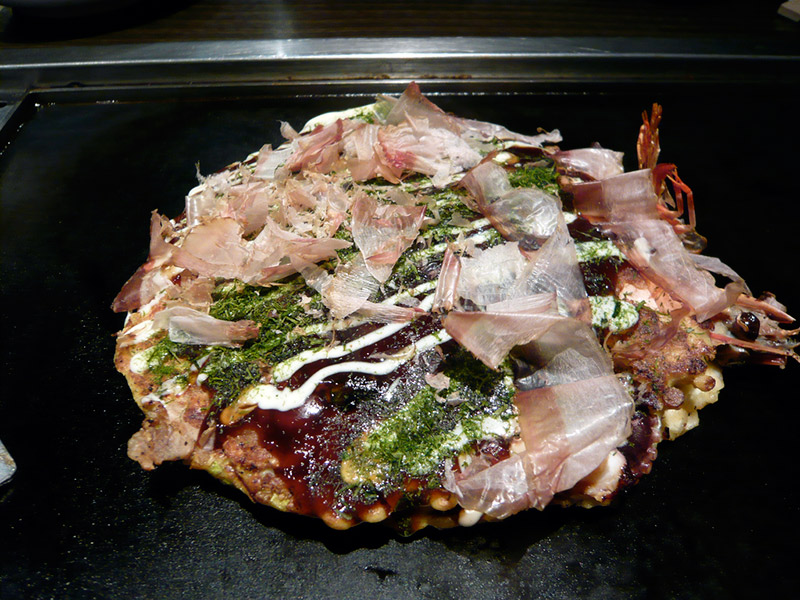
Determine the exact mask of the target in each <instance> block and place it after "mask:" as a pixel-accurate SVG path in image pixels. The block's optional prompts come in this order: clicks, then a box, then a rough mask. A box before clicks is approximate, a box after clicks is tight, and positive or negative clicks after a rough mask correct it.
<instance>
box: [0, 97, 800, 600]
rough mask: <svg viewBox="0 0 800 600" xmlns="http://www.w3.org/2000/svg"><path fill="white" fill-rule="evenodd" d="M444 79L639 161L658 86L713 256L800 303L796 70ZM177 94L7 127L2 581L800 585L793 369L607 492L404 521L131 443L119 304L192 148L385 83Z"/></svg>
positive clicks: (138, 589)
mask: <svg viewBox="0 0 800 600" xmlns="http://www.w3.org/2000/svg"><path fill="white" fill-rule="evenodd" d="M356 87H357V86H356ZM374 89H375V86H374V85H372V86H371V88H370V90H374ZM400 89H402V86H398V84H396V83H394V84H392V85H391V86H388V85H387V91H391V92H397V91H399V90H400ZM442 89H444V90H445V91H446V90H447V88H442V87H441V86H436V85H433V86H429V87H426V86H425V85H424V84H423V92H427V93H429V94H434V97H433V99H434V101H436V102H437V103H438V104H440V105H441V106H442V107H443V108H444V109H445V110H448V111H452V112H455V113H457V114H459V115H463V116H467V117H472V118H477V119H482V120H487V121H492V122H497V123H501V124H503V125H505V126H507V127H508V128H510V129H512V130H516V131H521V132H528V133H532V132H535V130H536V128H538V127H543V128H547V129H550V128H559V129H560V130H561V132H562V135H563V137H564V140H565V141H564V143H563V144H562V147H564V148H572V147H582V146H586V145H589V144H591V143H593V142H599V143H600V144H602V145H603V146H605V147H609V148H613V149H616V150H622V151H625V152H626V164H627V166H628V168H632V167H634V163H635V142H636V136H637V132H638V127H639V123H640V115H641V113H642V111H643V110H645V109H649V108H650V105H651V104H652V102H654V101H657V102H659V103H661V104H662V105H663V107H664V119H663V122H662V126H661V136H662V148H663V150H662V155H661V158H662V160H663V161H666V162H674V163H676V164H677V165H678V167H679V169H680V174H681V177H682V179H683V180H684V181H685V182H687V183H688V184H689V185H690V186H691V187H692V188H693V190H694V193H695V201H696V204H697V214H698V230H699V231H700V232H701V233H702V234H704V235H706V236H707V237H708V238H709V240H710V243H709V246H708V250H707V253H708V254H711V255H714V256H718V257H720V258H721V259H723V260H724V261H725V262H727V263H728V264H730V265H732V266H733V267H734V268H735V269H736V270H737V271H739V272H740V273H741V274H742V275H743V276H744V277H745V279H746V280H747V281H748V283H749V285H750V287H751V288H752V289H753V290H754V292H755V293H759V292H761V291H764V290H769V291H772V292H774V293H776V294H777V295H778V298H779V299H782V300H783V301H784V302H785V303H787V304H789V308H790V312H792V311H793V312H794V313H798V312H800V295H799V294H798V293H797V292H798V287H799V286H798V283H797V276H798V267H797V260H798V253H799V252H800V242H799V241H798V239H799V238H798V234H797V229H798V224H799V223H798V217H800V209H798V204H797V202H798V199H800V198H799V194H798V191H797V189H798V186H797V179H798V176H797V173H798V153H797V140H798V139H800V120H798V119H797V117H796V114H797V111H796V108H797V104H796V103H797V97H798V96H797V95H796V94H797V88H796V85H795V86H782V85H780V84H779V83H772V84H758V85H753V86H747V87H744V86H740V87H735V86H726V85H714V86H700V85H696V86H694V85H692V84H691V83H684V84H683V85H681V86H678V87H676V88H671V87H668V86H658V85H655V84H652V83H647V84H643V85H638V86H629V87H625V88H622V87H619V86H609V87H603V86H592V87H589V88H587V89H585V90H581V89H575V88H573V89H567V90H561V91H559V90H557V89H556V90H555V91H553V92H548V93H545V92H543V91H542V90H541V89H539V90H535V91H532V92H526V91H525V90H524V89H522V90H520V89H514V90H507V91H508V93H500V92H502V89H501V88H497V89H492V88H488V89H478V88H476V89H472V90H469V89H468V90H467V93H461V92H459V93H443V94H440V95H435V94H436V92H439V91H441V90H442ZM498 89H499V90H500V91H498ZM511 92H513V93H511ZM223 95H225V96H227V98H223V97H222V96H223ZM181 96H182V99H181V100H174V99H170V98H174V97H175V96H174V95H173V96H170V94H167V93H165V94H163V95H161V96H160V95H159V94H158V93H153V92H152V91H150V92H148V93H146V94H143V95H141V97H137V96H136V94H132V93H131V92H130V91H127V92H126V93H124V94H121V95H120V98H121V99H122V100H121V101H119V102H96V101H95V100H97V98H93V96H92V92H91V90H89V91H84V92H83V93H82V94H80V95H78V96H77V97H78V99H79V100H80V102H77V101H74V100H72V99H71V97H70V96H69V95H68V94H67V95H64V96H60V97H58V98H57V99H56V100H53V101H52V102H50V103H45V100H47V97H46V96H42V97H40V98H38V99H36V98H34V99H33V100H29V102H28V105H27V112H25V113H24V118H21V119H20V120H19V124H20V127H19V130H18V131H16V132H12V134H11V135H8V136H7V140H8V145H7V146H6V148H5V150H4V152H3V154H2V156H0V203H1V204H0V206H2V213H1V214H0V231H1V233H2V241H1V242H0V243H1V244H2V271H1V272H0V289H1V293H2V310H0V319H2V324H1V325H0V332H1V333H0V335H2V360H0V374H1V375H0V381H1V382H2V390H3V391H2V399H1V400H0V439H2V440H3V442H4V443H5V445H6V446H7V447H8V449H9V450H10V451H11V454H12V455H13V456H14V458H15V459H16V461H17V465H18V472H17V473H16V475H15V477H14V479H13V480H12V481H11V482H10V483H8V484H6V485H5V486H3V487H2V488H0V597H2V598H4V599H7V598H8V599H16V598H20V599H22V598H25V599H38V598H62V599H63V598H75V599H85V598H112V599H117V598H119V599H123V598H154V599H155V598H158V599H168V598H326V599H327V598H437V599H438V598H458V599H464V600H467V599H480V600H485V599H517V598H533V597H544V598H590V597H591V598H724V597H748V596H751V595H755V594H759V593H763V592H766V591H768V590H769V591H771V592H772V593H773V594H778V595H781V594H780V592H781V591H783V592H788V591H790V590H796V586H797V585H798V583H800V580H799V579H798V570H797V569H796V566H795V565H796V557H795V556H794V553H793V548H794V545H795V544H794V541H795V539H796V536H797V534H798V532H799V531H798V525H799V524H800V511H798V509H797V502H796V497H795V495H794V491H793V490H794V487H795V482H796V481H797V479H798V475H799V472H798V466H797V443H798V439H797V421H798V409H797V386H798V383H800V377H798V372H799V371H800V369H799V368H798V367H800V365H797V364H793V365H790V366H789V367H788V368H787V369H786V370H785V371H780V370H778V369H774V368H767V367H757V366H754V367H748V368H732V369H730V370H728V371H727V375H726V384H727V387H726V389H725V390H724V391H723V393H722V395H721V399H720V401H719V403H718V404H716V405H713V406H709V407H707V408H705V409H704V410H703V411H702V413H701V426H700V427H699V429H697V430H694V431H692V432H690V433H688V434H687V435H685V436H684V437H683V438H681V439H679V440H678V441H676V442H673V443H663V444H662V445H661V446H660V447H659V458H658V460H657V461H656V463H655V466H654V470H653V472H652V473H651V474H650V475H649V476H648V477H646V478H645V479H644V480H643V481H642V482H641V483H640V484H639V485H637V486H636V487H634V488H633V489H631V490H629V491H628V493H626V494H625V495H624V496H623V497H621V498H620V499H619V500H618V501H617V502H615V503H614V504H613V505H612V506H610V507H607V508H598V509H592V510H588V511H587V510H583V509H560V508H556V507H551V508H549V509H547V510H546V511H544V512H541V513H540V512H536V511H531V512H528V513H525V514H521V515H518V516H515V517H512V518H510V519H508V520H507V521H504V522H500V523H494V524H486V525H479V526H476V527H474V528H471V529H457V530H448V531H436V530H431V529H426V530H423V531H422V532H420V533H418V534H416V535H414V536H413V537H411V538H402V537H399V536H398V535H397V534H396V533H395V532H394V531H393V530H390V529H388V528H385V527H382V526H371V525H366V524H365V525H360V526H358V527H357V528H355V529H352V530H350V531H345V532H338V531H332V530H329V529H328V528H326V527H325V526H324V525H323V524H322V523H321V522H318V521H314V520H311V519H306V518H302V517H296V516H293V515H286V514H282V513H279V512H277V511H275V510H272V509H269V508H266V507H262V506H258V505H254V504H251V503H250V502H249V501H248V500H247V499H246V498H245V497H244V496H242V495H240V494H239V493H238V492H235V491H234V490H233V489H231V488H228V487H226V486H224V485H222V484H219V483H217V482H216V481H215V480H213V479H212V478H211V477H210V476H208V475H206V474H205V473H198V472H191V471H189V470H188V469H187V468H185V467H184V466H183V465H176V464H169V465H164V466H161V467H159V468H158V469H157V470H156V471H154V472H145V471H142V470H141V469H140V468H139V466H138V465H137V464H136V463H134V462H132V461H131V460H129V459H128V458H127V457H126V455H125V447H126V442H127V439H128V437H129V436H130V435H131V434H133V433H134V432H135V431H136V430H137V429H138V427H139V424H140V422H141V419H142V415H141V414H140V412H139V410H138V409H137V407H136V406H135V404H134V402H133V401H132V399H131V396H130V393H129V391H128V389H127V386H126V383H125V380H124V379H123V377H122V376H121V375H119V374H118V373H117V372H116V371H115V370H114V366H113V360H112V356H113V349H114V339H113V337H112V336H113V333H114V332H115V331H117V330H118V329H119V328H120V327H121V325H122V316H121V315H117V314H114V313H112V312H111V310H110V308H109V306H110V303H111V300H112V299H113V297H114V295H115V294H116V292H117V291H118V290H119V288H120V287H121V285H122V284H123V283H124V282H125V280H126V279H127V278H128V277H129V275H130V274H131V273H132V272H133V271H134V269H135V268H136V267H137V266H138V265H139V264H140V263H141V262H142V261H143V260H144V259H145V257H146V254H147V240H148V224H149V214H150V211H151V210H153V209H155V208H158V209H159V210H160V211H161V213H162V214H166V215H171V216H175V215H177V214H179V213H180V212H181V210H182V207H183V200H184V194H185V193H186V192H187V191H188V190H189V189H190V188H191V187H192V186H193V185H194V184H195V183H196V179H195V172H196V169H195V165H196V164H197V165H199V169H200V171H201V172H203V173H210V172H212V171H215V170H217V169H220V168H222V167H223V166H225V165H227V164H228V163H231V162H233V161H236V160H239V159H242V158H244V157H245V156H246V155H247V154H248V153H249V152H251V151H254V150H256V149H258V148H259V147H260V146H261V145H262V144H264V143H272V144H273V145H275V144H278V143H279V142H280V141H281V138H280V135H279V122H278V121H279V120H286V121H288V122H290V123H291V124H292V125H293V126H295V127H299V126H301V125H302V124H303V122H304V121H305V120H306V119H307V118H309V117H311V116H313V115H315V114H318V113H321V112H325V111H329V110H336V109H341V108H345V107H348V106H352V105H356V104H360V103H365V102H367V101H369V98H368V97H367V96H366V95H361V96H359V95H356V96H351V95H349V94H348V95H345V94H339V93H328V94H321V95H317V94H313V93H311V94H309V93H306V92H304V93H303V94H302V95H300V94H295V93H293V92H292V91H291V90H290V89H289V88H280V89H278V90H277V91H270V90H269V89H261V90H259V92H258V93H248V94H240V93H238V92H237V90H236V89H229V90H227V91H226V92H225V94H220V93H219V90H216V91H215V92H214V93H213V94H210V95H209V97H203V94H197V93H194V94H183V95H181ZM100 99H107V98H100ZM36 101H38V102H39V104H35V102H36Z"/></svg>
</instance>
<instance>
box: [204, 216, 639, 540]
mask: <svg viewBox="0 0 800 600" xmlns="http://www.w3.org/2000/svg"><path fill="white" fill-rule="evenodd" d="M569 229H570V234H571V235H572V237H573V238H574V239H575V240H576V241H578V242H580V241H592V240H598V239H603V236H602V234H601V233H600V231H599V230H597V229H596V228H595V227H594V226H593V225H592V224H591V223H589V222H588V221H587V220H585V219H583V218H580V217H579V218H578V219H576V220H575V221H574V222H573V223H571V224H570V225H569ZM622 264H623V261H621V260H619V259H616V258H612V259H604V260H598V261H593V262H591V263H588V262H587V263H583V264H581V268H582V271H583V275H584V280H585V284H586V287H587V291H588V292H589V293H590V294H593V295H605V294H612V293H613V291H614V288H615V286H616V283H617V273H618V271H619V269H620V266H621V265H622ZM436 267H437V270H438V268H439V267H440V265H438V264H437V265H436ZM432 275H434V276H436V275H438V273H434V274H432ZM378 327H379V325H376V324H364V325H360V326H357V327H352V328H349V329H347V330H344V331H340V332H336V334H335V338H336V340H337V341H338V342H339V343H347V342H348V341H350V340H355V339H357V338H359V337H361V336H363V335H366V334H367V333H370V332H371V331H373V330H375V329H377V328H378ZM441 328H442V325H441V322H440V320H439V318H438V317H436V316H434V315H423V316H421V317H420V318H418V319H417V320H415V321H414V322H413V324H412V325H411V326H409V327H404V328H402V329H400V330H399V331H397V332H396V333H394V334H393V335H390V336H387V337H385V338H383V339H380V340H378V341H376V342H375V343H374V344H370V345H369V346H366V347H364V348H362V349H360V350H355V351H353V352H351V353H349V354H346V355H345V356H341V357H338V358H330V359H320V360H316V361H314V362H310V363H308V364H305V365H303V366H302V367H301V368H299V369H298V370H297V371H296V372H295V373H293V374H292V375H291V377H290V378H289V379H288V380H287V381H284V382H280V383H278V384H277V387H279V388H284V387H286V386H288V387H290V388H291V389H297V388H299V387H300V386H301V385H302V384H303V383H304V382H305V381H307V380H308V379H309V378H310V377H312V376H313V375H314V374H315V373H316V372H317V371H319V370H320V369H322V368H324V367H326V366H329V365H333V364H338V363H343V362H348V361H360V362H376V361H379V360H380V357H381V356H383V355H388V354H393V353H397V352H398V351H400V350H401V349H403V348H405V347H407V346H409V345H410V344H412V343H414V342H415V341H418V340H420V339H421V338H423V337H425V336H427V335H430V334H432V333H435V332H436V331H438V330H440V329H441ZM449 345H450V344H444V345H443V348H447V347H448V346H449ZM376 357H378V358H376ZM411 370H412V369H411V368H410V365H409V363H406V364H404V365H402V366H400V367H398V368H397V369H396V370H395V371H393V372H391V373H389V374H387V375H370V374H364V373H354V372H347V373H339V374H336V375H332V376H330V377H328V378H327V379H326V380H325V381H324V382H323V383H321V384H320V385H318V386H317V388H316V389H315V390H314V392H313V393H312V394H311V395H310V396H309V398H308V399H307V400H306V402H305V403H304V404H303V405H302V406H300V407H298V408H295V409H291V410H287V411H280V410H273V409H261V408H256V409H254V410H252V411H251V412H250V413H248V414H247V415H246V416H245V417H243V418H242V419H240V420H238V421H236V422H234V423H232V424H230V425H223V424H221V423H220V424H218V425H217V427H216V429H217V431H216V434H217V435H216V437H215V448H216V449H217V450H223V451H224V448H225V444H226V441H228V440H235V439H238V438H240V437H242V436H246V437H249V438H250V439H252V438H253V437H255V439H257V440H258V446H259V447H260V448H261V449H263V450H265V451H266V452H268V453H269V456H270V457H271V460H270V465H271V468H272V471H273V472H274V476H275V477H277V478H279V479H280V480H281V482H282V483H283V485H284V486H285V488H286V490H288V492H289V493H290V494H291V497H292V505H293V507H292V510H293V512H297V513H300V514H305V515H312V516H318V517H322V518H323V519H325V520H326V521H327V522H328V523H329V524H335V526H338V527H340V528H346V527H348V526H350V525H355V524H357V523H359V522H362V521H380V520H384V519H386V517H387V516H389V515H391V516H392V519H390V522H392V521H394V522H395V524H396V522H397V521H398V520H402V521H403V525H402V528H403V529H404V530H405V531H407V532H413V531H416V530H418V529H420V528H422V527H425V526H426V525H429V524H435V525H436V526H437V527H442V526H450V525H455V524H456V523H457V519H458V507H457V506H456V503H455V498H454V497H453V495H452V494H450V493H449V492H447V491H446V490H443V489H441V486H440V482H439V481H433V482H432V481H429V480H427V479H424V478H419V477H411V476H409V475H407V474H406V475H404V474H400V475H398V476H397V477H396V478H395V480H394V481H392V484H391V485H390V486H384V489H383V490H381V489H378V488H372V489H371V490H370V493H368V494H359V493H354V492H353V488H352V486H349V485H348V484H347V483H346V482H345V481H344V480H343V477H342V457H343V455H344V454H345V452H346V451H347V449H348V448H349V447H350V446H351V445H352V444H353V443H354V441H355V440H356V439H357V438H358V437H359V436H362V435H364V433H365V432H368V431H370V430H371V429H372V428H374V427H375V426H376V425H377V424H378V423H380V422H381V421H382V420H384V419H385V418H387V417H388V416H389V415H391V414H392V412H393V411H395V410H397V408H398V407H399V406H400V404H402V402H403V400H402V399H401V400H397V399H392V398H388V399H387V398H386V396H387V395H388V396H391V393H390V392H388V390H389V388H390V386H392V384H395V383H396V382H397V381H398V380H399V385H400V386H403V385H407V386H409V387H411V386H413V385H414V384H413V382H412V381H411V379H412V378H413V377H414V374H413V373H412V372H411ZM640 416H644V415H640ZM640 425H644V423H640ZM645 429H647V427H645ZM639 437H641V438H649V436H648V435H647V434H646V433H644V431H642V432H640V436H639ZM639 442H640V443H639V444H637V445H636V446H637V447H636V449H635V450H634V449H633V448H631V449H630V450H629V452H628V454H631V453H633V454H635V455H636V456H631V457H630V458H631V459H633V460H632V461H631V462H632V463H634V464H636V465H637V466H639V468H638V469H634V471H639V470H642V469H641V467H642V466H644V470H649V468H648V467H649V462H650V461H649V460H647V459H648V458H654V456H653V457H651V456H648V454H649V453H648V449H649V448H650V447H651V444H650V443H649V442H650V440H649V439H646V440H645V439H641V440H639ZM509 444H510V441H509V440H484V441H481V442H475V443H473V450H475V451H476V452H478V453H480V454H481V455H482V456H484V457H485V458H486V459H488V460H489V461H490V462H492V463H495V462H499V461H501V460H503V459H505V458H507V457H508V456H509V455H510V451H509ZM639 446H642V447H639ZM642 463H644V465H642ZM641 474H642V473H640V472H633V473H628V474H627V475H628V477H627V478H626V479H629V480H630V483H632V482H633V481H634V480H635V479H637V478H638V477H639V476H641ZM430 506H433V507H435V510H432V509H430V508H428V507H430Z"/></svg>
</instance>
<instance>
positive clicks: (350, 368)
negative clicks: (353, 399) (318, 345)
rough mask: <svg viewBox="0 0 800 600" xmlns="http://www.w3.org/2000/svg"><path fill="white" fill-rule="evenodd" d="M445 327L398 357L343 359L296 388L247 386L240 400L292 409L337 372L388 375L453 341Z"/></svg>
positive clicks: (242, 402) (250, 403) (264, 407)
mask: <svg viewBox="0 0 800 600" xmlns="http://www.w3.org/2000/svg"><path fill="white" fill-rule="evenodd" d="M450 339H451V338H450V336H449V335H448V334H447V332H445V331H444V330H441V331H437V332H436V333H432V334H430V335H426V336H425V337H424V338H422V339H420V340H418V341H416V342H414V343H413V344H411V345H410V346H408V347H406V348H403V349H402V350H400V351H399V352H398V353H397V354H395V355H393V356H396V357H398V358H386V359H384V360H382V361H381V362H375V363H368V362H359V361H350V362H343V363H339V364H336V365H329V366H327V367H323V368H322V369H320V370H319V371H317V372H316V373H314V374H313V375H312V376H311V377H309V378H308V380H306V382H305V383H303V385H301V386H300V387H299V388H297V389H296V390H292V389H289V388H284V389H282V390H281V389H278V388H277V387H275V386H274V385H272V384H259V385H255V386H253V387H251V388H250V389H248V390H247V391H246V392H245V393H244V394H242V396H241V399H240V400H239V402H240V404H241V405H243V406H247V405H253V404H257V405H258V407H259V408H261V409H264V410H281V411H286V410H292V409H293V408H298V407H300V406H302V405H303V404H304V403H305V401H306V400H308V398H309V396H311V394H312V393H313V392H314V390H315V389H316V388H317V386H318V385H319V384H320V383H322V382H323V381H324V380H325V379H326V378H327V377H330V376H331V375H335V374H337V373H366V374H369V375H387V374H389V373H391V372H392V371H394V370H395V369H397V368H398V367H399V366H400V365H402V364H404V363H406V362H408V361H409V360H411V359H412V358H413V357H414V356H416V355H417V354H420V353H422V352H425V351H426V350H430V349H431V348H434V347H436V346H438V345H439V344H443V343H444V342H446V341H448V340H450Z"/></svg>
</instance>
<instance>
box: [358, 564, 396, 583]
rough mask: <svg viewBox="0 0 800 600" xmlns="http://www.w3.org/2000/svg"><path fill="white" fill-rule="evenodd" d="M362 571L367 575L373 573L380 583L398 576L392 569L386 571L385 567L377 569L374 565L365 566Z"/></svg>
mask: <svg viewBox="0 0 800 600" xmlns="http://www.w3.org/2000/svg"><path fill="white" fill-rule="evenodd" d="M364 570H365V571H367V572H369V573H375V575H377V576H378V579H380V580H381V581H384V580H385V579H386V578H387V577H390V576H392V575H397V574H398V573H397V571H395V570H394V569H387V568H385V567H378V566H375V565H367V566H366V567H364Z"/></svg>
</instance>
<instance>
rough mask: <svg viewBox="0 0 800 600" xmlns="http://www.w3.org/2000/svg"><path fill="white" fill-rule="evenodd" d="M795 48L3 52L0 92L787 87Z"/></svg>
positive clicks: (447, 43) (466, 44) (331, 44)
mask: <svg viewBox="0 0 800 600" xmlns="http://www.w3.org/2000/svg"><path fill="white" fill-rule="evenodd" d="M798 65H800V55H798V53H797V48H796V46H795V47H790V46H787V45H785V44H781V43H779V42H777V41H776V42H775V43H774V44H770V45H767V46H764V47H761V48H759V49H758V50H757V51H755V50H754V49H753V48H752V47H751V46H748V44H746V43H743V42H741V41H739V40H737V39H720V40H709V39H703V40H699V39H672V38H648V39H638V38H625V39H623V38H611V37H606V38H558V37H552V38H502V39H500V38H474V37H459V38H356V39H343V38H333V39H285V40H246V41H223V42H163V43H156V44H139V45H125V44H121V45H111V46H93V47H82V46H75V47H59V48H50V47H44V48H25V49H19V50H14V49H11V50H5V51H4V56H3V61H2V65H0V80H2V81H3V84H2V85H3V87H4V88H6V89H11V88H15V89H19V90H43V89H52V88H54V87H67V86H71V87H79V86H103V85H123V84H150V85H152V84H165V83H171V84H180V83H184V84H193V85H195V84H209V83H233V82H241V83H244V82H292V81H293V82H298V81H316V82H321V81H341V80H370V79H379V80H387V79H389V80H399V79H403V80H408V79H415V78H416V79H439V80H448V79H467V80H470V79H488V80H492V81H503V80H505V81H509V80H519V81H537V82H581V81H583V82H595V81H606V82H608V81H660V82H689V81H692V82H697V81H723V80H728V81H729V80H731V79H734V80H737V81H781V80H783V81H785V79H786V77H790V78H792V77H793V78H794V79H797V78H798V77H800V75H798V73H800V69H798V68H797V67H798Z"/></svg>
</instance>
